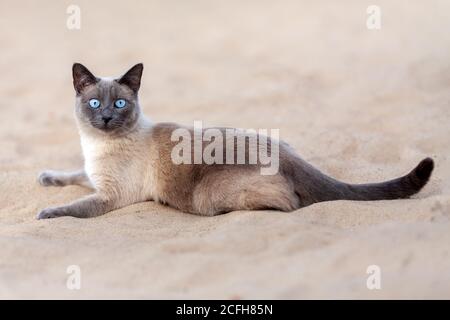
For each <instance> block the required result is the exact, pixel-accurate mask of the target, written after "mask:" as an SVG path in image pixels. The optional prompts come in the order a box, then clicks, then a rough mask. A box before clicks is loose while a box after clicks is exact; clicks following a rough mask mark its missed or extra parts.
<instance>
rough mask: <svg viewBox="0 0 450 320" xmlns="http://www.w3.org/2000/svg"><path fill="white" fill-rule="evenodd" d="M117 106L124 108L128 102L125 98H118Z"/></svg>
mask: <svg viewBox="0 0 450 320" xmlns="http://www.w3.org/2000/svg"><path fill="white" fill-rule="evenodd" d="M114 105H115V106H116V108H124V107H125V106H126V105H127V102H126V101H125V100H124V99H118V100H116V102H114Z"/></svg>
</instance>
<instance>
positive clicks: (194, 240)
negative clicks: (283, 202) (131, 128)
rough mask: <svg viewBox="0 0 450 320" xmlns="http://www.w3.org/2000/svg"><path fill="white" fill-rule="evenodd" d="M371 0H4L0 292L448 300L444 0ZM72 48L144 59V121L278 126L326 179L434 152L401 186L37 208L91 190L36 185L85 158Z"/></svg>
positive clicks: (448, 80) (448, 50)
mask: <svg viewBox="0 0 450 320" xmlns="http://www.w3.org/2000/svg"><path fill="white" fill-rule="evenodd" d="M70 4H76V5H78V6H79V8H80V9H81V29H80V30H70V29H68V28H67V27H66V20H67V17H68V14H67V13H66V9H67V7H68V6H69V5H70ZM377 5H379V6H380V8H381V10H382V20H381V21H382V22H381V29H380V30H369V29H368V28H367V27H366V19H367V13H366V8H367V6H368V3H364V2H361V1H356V0H355V1H352V0H346V1H344V2H333V1H314V2H313V1H265V0H258V1H256V0H255V1H234V0H233V1H206V0H203V1H197V0H194V1H175V0H171V1H137V0H130V1H126V2H125V1H114V3H111V2H109V1H95V2H93V1H39V2H37V1H21V2H17V1H11V0H1V1H0V43H1V48H2V49H1V50H0V57H1V59H0V72H1V76H0V97H1V100H0V111H1V112H0V123H1V126H0V298H2V299H16V298H26V299H40V298H43V299H47V298H59V299H83V298H137V299H147V298H150V299H163V298H168V299H173V298H177V299H266V298H267V299H269V298H270V299H312V298H325V299H332V298H338V299H347V298H356V299H380V298H385V299H390V298H413V299H419V298H427V299H428V298H447V299H449V298H450V273H449V270H450V158H449V156H450V89H449V88H450V36H449V31H450V3H449V2H448V1H437V0H432V1H408V2H405V1H387V0H380V1H377ZM24 8H26V10H25V9H24ZM74 62H81V63H83V64H84V65H86V66H87V67H88V68H89V69H90V70H91V71H93V72H94V73H95V74H97V75H101V76H119V75H120V74H121V73H123V72H124V71H125V70H127V69H128V68H129V67H131V66H132V65H134V64H135V63H138V62H143V63H144V65H145V69H144V75H143V80H142V87H141V90H140V100H141V106H142V108H143V110H144V112H145V113H146V115H147V116H149V117H150V118H151V119H152V120H153V121H155V122H160V121H173V122H178V123H181V124H185V125H192V124H193V121H194V120H202V121H203V123H204V124H205V126H230V127H240V128H255V129H257V128H269V129H270V128H277V129H280V137H281V139H283V140H285V141H287V142H288V143H289V144H290V145H291V146H292V147H293V148H295V149H296V150H297V151H298V153H299V154H300V155H301V156H302V157H303V158H304V159H305V160H307V161H308V162H310V163H311V164H313V165H314V166H316V167H317V168H319V169H320V170H322V171H323V172H325V173H327V174H329V175H331V176H333V177H335V178H337V179H339V180H343V181H346V182H351V183H364V182H379V181H384V180H388V179H392V178H395V177H398V176H400V175H404V174H406V173H408V172H409V171H410V170H411V169H412V168H413V167H414V166H415V165H417V163H419V161H420V160H421V159H423V158H425V157H427V156H429V157H432V158H433V159H434V160H435V164H436V167H435V170H434V172H433V176H432V178H431V180H430V182H429V184H428V185H427V186H426V187H425V188H424V189H423V190H422V192H420V193H419V194H417V195H415V196H413V197H412V198H411V199H406V200H394V201H372V202H355V201H334V202H324V203H318V204H314V205H312V206H309V207H307V208H303V209H300V210H297V211H294V212H291V213H282V212H275V211H257V212H256V211H255V212H250V211H238V212H232V213H229V214H226V215H221V216H217V217H213V218H206V217H199V216H194V215H189V214H186V213H183V212H179V211H177V210H174V209H170V208H168V207H164V206H162V205H159V204H156V203H154V202H145V203H139V204H135V205H132V206H129V207H126V208H123V209H120V210H116V211H113V212H110V213H108V214H106V215H103V216H101V217H98V218H93V219H76V218H72V217H63V218H58V219H51V220H39V221H38V220H36V218H35V216H36V214H37V212H38V211H40V210H42V209H43V208H46V207H49V206H55V205H60V204H64V203H67V202H70V201H72V200H74V199H77V198H79V197H81V196H83V195H86V194H88V193H89V190H87V189H83V188H82V187H78V186H68V187H63V188H58V187H48V188H44V187H42V186H40V185H39V184H38V182H37V176H38V174H39V172H40V171H42V170H45V169H54V170H72V169H77V168H81V167H82V166H83V158H82V155H81V148H80V142H79V136H78V131H77V128H76V124H75V120H74V115H73V110H74V90H73V86H72V75H71V66H72V63H74ZM70 265H77V266H79V267H80V270H81V289H80V290H69V289H68V288H67V286H66V281H67V278H68V276H69V275H68V274H67V272H66V271H67V267H68V266H70ZM371 265H376V266H378V267H379V268H380V271H381V288H380V289H378V290H377V289H375V290H369V289H368V287H367V285H366V281H367V278H368V277H369V275H368V274H367V272H366V271H367V268H368V267H369V266H371Z"/></svg>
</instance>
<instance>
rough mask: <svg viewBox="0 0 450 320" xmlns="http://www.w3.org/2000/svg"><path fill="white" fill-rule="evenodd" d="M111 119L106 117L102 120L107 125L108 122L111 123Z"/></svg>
mask: <svg viewBox="0 0 450 320" xmlns="http://www.w3.org/2000/svg"><path fill="white" fill-rule="evenodd" d="M111 119H112V117H105V116H103V117H102V120H103V122H104V123H105V124H108V122H110V121H111Z"/></svg>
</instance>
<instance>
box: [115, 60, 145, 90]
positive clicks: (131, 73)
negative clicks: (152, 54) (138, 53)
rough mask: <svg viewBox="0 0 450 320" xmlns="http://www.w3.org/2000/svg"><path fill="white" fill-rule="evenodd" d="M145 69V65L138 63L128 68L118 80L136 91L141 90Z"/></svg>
mask: <svg viewBox="0 0 450 320" xmlns="http://www.w3.org/2000/svg"><path fill="white" fill-rule="evenodd" d="M143 70H144V65H143V64H142V63H138V64H137V65H135V66H133V67H132V68H131V69H130V70H128V71H127V72H126V73H125V74H124V75H123V76H122V77H121V78H120V79H118V80H117V82H119V83H120V84H124V85H126V86H127V87H129V88H130V89H131V90H133V91H134V93H137V92H138V91H139V87H140V86H141V77H142V71H143Z"/></svg>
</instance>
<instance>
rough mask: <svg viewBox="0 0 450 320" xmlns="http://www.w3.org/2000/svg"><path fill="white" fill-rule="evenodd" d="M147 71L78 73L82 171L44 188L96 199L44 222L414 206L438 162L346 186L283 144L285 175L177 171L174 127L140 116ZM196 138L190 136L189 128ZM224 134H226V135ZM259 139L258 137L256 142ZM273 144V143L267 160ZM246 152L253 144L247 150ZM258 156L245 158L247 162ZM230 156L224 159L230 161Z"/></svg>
mask: <svg viewBox="0 0 450 320" xmlns="http://www.w3.org/2000/svg"><path fill="white" fill-rule="evenodd" d="M142 71H143V65H142V64H137V65H135V66H134V67H132V68H131V69H130V70H129V71H128V72H126V73H125V74H124V75H123V76H121V77H119V78H98V77H96V76H94V75H93V74H92V73H91V72H90V71H89V70H88V69H87V68H86V67H84V66H83V65H81V64H79V63H75V64H74V65H73V68H72V73H73V85H74V88H75V92H76V104H75V115H76V120H77V125H78V128H79V133H80V138H81V146H82V150H83V156H84V160H85V162H84V168H83V169H80V170H78V171H75V172H58V171H44V172H43V173H41V174H40V175H39V182H40V184H42V185H43V186H66V185H72V184H76V185H81V186H84V187H87V188H91V189H92V190H93V193H92V194H90V195H88V196H86V197H84V198H81V199H79V200H76V201H74V202H72V203H70V204H67V205H63V206H59V207H51V208H47V209H44V210H42V211H41V212H39V213H38V215H37V218H38V219H47V218H56V217H63V216H72V217H77V218H90V217H96V216H100V215H103V214H105V213H107V212H109V211H112V210H115V209H118V208H122V207H125V206H127V205H130V204H133V203H137V202H141V201H149V200H153V201H157V202H159V203H162V204H166V205H168V206H171V207H173V208H176V209H178V210H181V211H184V212H188V213H192V214H198V215H204V216H214V215H217V214H222V213H227V212H230V211H234V210H263V209H267V210H279V211H293V210H296V209H299V208H302V207H305V206H308V205H311V204H313V203H316V202H321V201H331V200H384V199H400V198H408V197H410V196H411V195H413V194H415V193H417V192H418V191H419V190H420V189H422V187H423V186H425V184H426V183H427V182H428V179H429V178H430V175H431V172H432V170H433V167H434V163H433V160H432V159H430V158H426V159H424V160H422V161H421V162H420V163H419V164H418V165H417V167H416V168H415V169H413V170H412V171H411V172H410V173H409V174H407V175H405V176H403V177H400V178H397V179H394V180H390V181H387V182H382V183H372V184H348V183H344V182H341V181H338V180H335V179H333V178H331V177H329V176H327V175H325V174H323V173H321V172H320V171H319V170H317V169H315V168H314V167H313V166H311V165H310V164H308V163H307V162H305V161H304V160H302V159H301V158H300V157H299V156H298V155H297V154H296V153H295V151H294V150H292V149H291V148H290V147H289V146H288V145H287V144H286V143H284V142H282V141H279V142H277V143H278V144H279V146H278V152H279V169H278V171H277V172H276V174H272V175H262V174H261V173H260V168H261V166H262V164H261V163H260V162H259V161H258V162H257V163H253V164H249V163H244V164H242V163H241V164H224V163H222V164H220V163H213V164H206V163H205V162H202V163H194V164H192V163H191V164H189V163H181V164H177V163H174V161H173V159H172V156H171V154H172V150H173V148H174V147H175V145H176V143H177V141H173V139H172V133H173V132H174V130H176V129H179V128H184V127H182V126H179V125H177V124H174V123H152V122H150V121H149V120H148V119H147V118H146V117H145V116H144V115H143V114H142V112H141V109H140V107H139V100H138V92H139V87H140V84H141V76H142ZM186 130H190V132H192V130H193V129H192V128H187V127H186ZM219 130H221V131H222V132H223V131H224V130H225V129H224V128H220V129H219ZM260 138H261V137H260V136H258V139H260ZM273 143H274V141H273V139H272V140H270V139H269V141H268V142H267V144H266V146H267V149H268V150H269V152H270V151H271V150H272V149H273V148H272V149H271V146H272V145H273ZM246 146H248V142H246ZM255 152H256V149H255V148H251V147H249V148H248V149H247V150H246V159H248V158H249V157H250V156H252V154H253V153H255ZM224 156H225V155H224Z"/></svg>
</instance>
